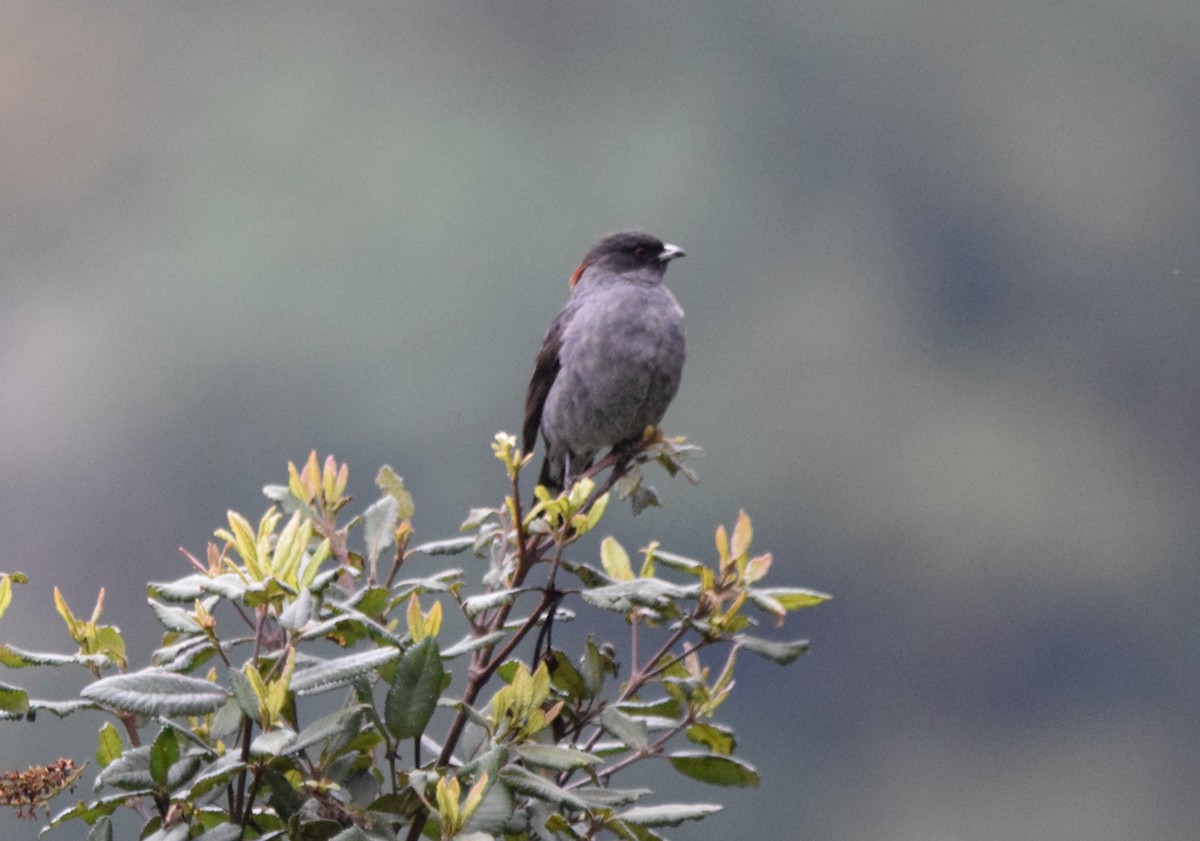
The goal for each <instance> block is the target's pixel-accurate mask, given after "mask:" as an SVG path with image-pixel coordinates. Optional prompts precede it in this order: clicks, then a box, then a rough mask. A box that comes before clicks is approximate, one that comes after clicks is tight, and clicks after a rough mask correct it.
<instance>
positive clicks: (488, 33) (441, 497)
mask: <svg viewBox="0 0 1200 841" xmlns="http://www.w3.org/2000/svg"><path fill="white" fill-rule="evenodd" d="M1197 44H1200V6H1198V5H1197V4H1196V3H1195V1H1194V0H1155V1H1154V2H1147V3H1138V4H1132V3H1120V2H1116V0H1092V1H1091V2H1087V0H1050V2H1025V0H990V2H982V0H981V1H980V2H973V0H969V2H948V0H925V1H924V2H916V0H901V2H894V3H884V4H880V3H869V2H862V1H861V0H813V1H811V2H810V1H809V0H786V1H785V0H774V2H772V0H744V2H739V3H724V2H692V3H683V2H656V3H634V2H605V3H587V4H583V3H579V4H559V3H554V4H551V3H532V2H505V3H486V4H484V3H464V2H436V3H378V2H375V3H370V2H363V3H354V4H332V3H327V4H315V3H302V2H297V3H288V4H267V3H255V4H240V3H190V4H182V3H174V4H161V3H149V2H144V3H122V4H94V3H86V4H85V3H75V4H71V3H44V2H40V1H31V2H20V1H19V0H6V2H4V3H3V5H2V6H0V220H2V224H0V255H2V259H0V568H3V569H5V570H22V571H24V572H26V573H27V574H29V575H30V576H31V577H32V579H33V580H32V583H31V584H29V585H27V586H25V587H22V588H19V590H18V593H17V599H16V602H15V603H14V605H13V607H12V608H11V609H10V610H9V612H8V614H7V615H6V616H5V617H4V618H3V620H0V636H2V637H3V639H5V640H6V641H9V642H12V643H14V644H17V645H21V646H24V647H27V648H56V647H64V646H65V638H64V636H63V634H62V632H61V624H60V622H59V620H58V618H57V617H56V616H55V615H54V612H53V609H52V606H51V588H52V586H53V585H55V584H58V585H60V586H61V587H62V589H63V591H64V593H65V594H66V596H67V598H68V599H69V600H70V602H71V603H72V605H74V606H75V608H76V610H77V611H80V612H83V613H86V612H88V611H89V610H90V605H91V603H92V601H93V599H94V597H95V592H96V589H97V587H98V586H100V585H104V586H106V588H107V604H106V615H107V616H108V617H109V618H110V619H112V620H114V621H116V622H118V623H119V624H120V625H121V626H122V628H123V629H124V630H125V632H126V634H127V635H128V636H129V637H130V638H131V639H132V640H133V645H132V649H133V651H132V653H133V656H134V658H135V660H137V659H139V658H140V659H141V660H143V661H144V658H145V656H146V655H147V654H148V653H149V651H150V650H151V649H152V648H153V646H154V644H155V642H156V641H157V634H158V631H157V626H156V625H155V624H154V622H153V620H152V618H151V617H150V615H149V611H148V610H147V608H146V606H145V591H144V589H143V585H144V582H145V581H147V580H151V579H164V578H168V577H174V576H177V575H179V574H182V573H183V572H184V571H185V568H184V565H183V562H182V559H181V557H180V555H179V554H178V552H177V547H179V546H185V547H188V548H189V549H191V550H192V551H202V550H203V547H204V545H205V542H206V541H207V539H208V538H209V536H210V534H211V532H212V529H214V528H216V527H218V526H220V525H222V523H223V520H224V512H225V510H226V509H227V508H231V507H232V508H237V509H239V510H241V511H244V512H246V513H247V514H249V515H251V516H256V515H257V514H258V513H260V512H261V510H263V509H264V507H265V503H264V501H263V500H262V497H261V496H260V494H259V488H260V487H261V486H262V485H263V484H265V483H269V482H277V481H280V480H281V479H282V478H283V476H284V475H285V473H284V470H285V466H286V463H287V462H288V461H289V460H296V461H299V460H301V459H303V458H304V457H305V456H306V455H307V453H308V452H309V450H310V449H314V448H315V449H317V450H319V451H320V452H321V453H322V454H325V453H328V452H333V453H335V454H336V455H337V456H338V457H339V458H341V459H344V460H348V461H349V462H350V463H351V466H352V476H353V483H352V485H353V487H354V488H355V489H356V490H357V491H358V492H359V494H360V498H362V499H366V498H368V495H369V493H370V479H371V477H372V476H373V475H374V471H375V469H376V468H377V467H378V465H380V464H382V463H385V462H387V463H391V464H393V465H394V466H395V467H396V468H397V470H398V471H399V472H401V473H402V474H403V475H404V476H405V477H406V480H407V482H408V484H409V487H410V489H411V490H412V491H413V493H414V495H415V497H416V501H417V506H418V508H417V517H416V526H417V529H418V534H419V535H420V536H421V537H425V538H430V539H432V538H435V537H443V536H449V535H451V534H452V533H453V532H454V530H455V528H456V527H457V524H458V522H459V521H460V519H461V517H462V515H463V514H464V513H465V511H466V509H467V508H468V507H470V506H473V505H481V504H488V503H490V502H492V501H494V500H496V499H497V498H498V496H499V495H500V494H501V493H503V490H504V487H503V479H502V477H501V476H500V474H499V471H498V470H497V469H496V467H495V466H494V462H493V460H492V458H491V455H490V453H489V451H488V444H489V441H490V439H491V436H492V434H493V432H495V431H496V430H497V429H507V430H510V431H515V430H516V429H517V427H518V425H519V422H520V410H521V400H522V395H523V389H524V386H525V383H526V380H527V378H528V375H529V372H530V369H531V364H532V358H533V355H534V353H535V351H536V349H537V346H538V343H539V342H540V340H541V336H542V333H543V331H544V330H545V327H546V325H547V324H548V322H549V319H550V318H551V317H552V315H553V314H554V312H555V311H556V310H557V309H558V307H559V306H560V305H561V303H562V301H563V299H564V297H565V294H566V278H567V276H568V274H569V273H570V271H571V270H572V269H573V268H574V266H575V265H576V263H577V262H578V259H579V257H580V256H581V255H582V253H583V252H584V250H585V249H586V248H587V247H588V246H589V245H590V244H591V242H592V241H593V240H594V239H595V238H596V237H597V236H598V235H600V234H602V233H605V232H608V231H611V230H614V229H620V228H625V227H632V226H636V227H644V228H647V229H650V230H652V231H654V232H655V233H658V234H660V235H661V236H663V237H664V238H666V239H669V240H670V241H672V242H676V243H677V244H679V245H681V246H683V247H684V248H686V249H687V251H688V257H687V258H686V259H685V260H683V261H681V262H679V263H677V264H674V265H673V266H672V268H671V271H670V273H669V277H668V280H669V281H670V284H671V286H672V287H673V289H674V290H675V292H676V294H677V296H678V297H679V298H680V300H681V301H682V302H683V304H684V306H685V308H686V309H687V311H688V318H689V324H688V327H689V341H690V358H689V362H688V369H687V373H686V377H685V381H684V385H683V388H682V392H681V394H680V395H679V397H678V399H677V400H676V402H675V404H674V406H673V408H672V410H671V412H670V413H669V414H668V417H667V421H666V424H665V425H666V428H667V430H668V432H670V433H674V434H686V435H688V436H689V437H690V438H691V439H692V440H693V441H695V442H697V443H699V444H701V445H702V446H704V447H705V449H706V451H707V453H708V455H707V457H706V458H705V459H704V461H702V462H701V463H700V464H699V470H700V473H701V476H702V479H701V483H700V485H699V486H698V487H691V486H689V485H687V484H686V483H684V482H682V481H679V482H669V481H667V480H665V478H663V479H661V480H660V481H657V482H656V484H657V485H658V487H659V489H660V491H661V492H662V494H663V496H664V497H665V500H666V508H664V509H662V510H655V511H650V512H647V513H646V514H644V515H642V516H640V517H638V518H636V519H634V518H632V517H631V516H630V514H629V512H628V509H627V508H626V507H624V506H621V507H614V508H613V511H612V513H611V514H610V516H609V517H608V518H607V521H606V523H607V526H608V531H611V532H613V533H615V534H616V535H617V536H618V537H619V538H620V539H621V540H622V541H623V542H624V543H625V544H626V545H627V546H631V547H632V546H639V545H642V544H643V543H644V542H646V541H647V540H649V539H651V538H658V539H660V540H661V541H662V542H663V544H664V545H665V546H666V547H667V548H670V549H673V550H675V551H678V552H682V553H685V554H693V555H697V556H703V557H708V556H709V555H710V554H711V549H710V547H711V534H712V529H713V527H714V526H715V525H716V524H717V523H719V522H731V521H732V520H733V518H734V517H735V516H736V514H737V510H738V508H739V507H744V508H746V509H747V510H748V511H749V512H750V513H751V515H752V516H753V518H754V523H755V527H756V539H757V541H758V545H760V546H762V547H764V548H768V547H769V548H770V549H772V550H773V551H774V553H775V556H776V558H777V567H776V573H777V579H778V580H780V581H787V582H791V583H798V584H803V585H807V586H811V587H815V588H819V589H823V590H828V591H831V592H833V593H834V594H835V595H836V601H834V602H833V603H831V604H830V605H828V606H826V607H823V608H821V609H820V610H818V611H814V612H810V613H803V614H798V615H797V616H796V618H795V619H794V620H793V621H792V623H791V624H790V627H789V629H788V635H789V636H809V637H811V638H812V639H813V641H814V649H813V653H812V654H811V655H810V656H809V657H808V658H806V659H804V660H802V661H800V662H799V663H798V664H796V665H795V666H793V667H792V668H789V669H779V668H777V667H774V666H770V665H766V664H761V663H758V662H752V661H750V660H747V661H746V662H745V666H746V668H747V672H746V674H745V677H744V679H743V681H742V683H741V685H740V686H739V694H740V698H738V699H736V700H735V701H733V702H731V704H730V707H729V708H728V713H727V715H726V716H725V717H726V719H727V720H728V721H729V722H730V723H732V724H734V725H735V726H737V728H738V730H739V732H740V734H741V737H742V739H741V752H742V754H743V755H744V756H745V757H747V758H748V759H750V760H751V761H752V762H754V763H756V764H757V766H758V767H759V768H760V770H761V771H762V772H763V774H764V784H763V786H762V787H761V788H760V789H758V790H756V791H750V792H727V791H724V790H709V789H707V788H705V787H704V786H702V785H700V784H696V785H695V786H687V787H684V789H682V790H680V791H678V792H676V794H678V795H679V796H681V797H685V798H687V799H692V800H708V801H712V800H718V801H723V802H725V803H726V804H727V805H728V807H729V808H728V809H727V811H726V812H725V813H724V814H723V815H721V816H720V817H717V818H714V819H712V820H710V821H707V822H705V823H703V824H698V825H691V826H686V827H683V828H681V829H679V830H676V831H674V832H673V833H672V837H675V838H683V839H692V841H698V840H699V839H716V838H728V837H763V838H797V839H808V838H813V839H817V838H819V839H831V841H836V839H855V841H872V840H873V839H879V840H880V841H884V839H886V841H902V840H903V839H914V841H918V840H919V841H929V839H972V841H974V840H975V839H1014V838H1037V839H1043V841H1058V839H1091V840H1092V841H1106V839H1112V841H1118V839H1120V840H1121V841H1124V840H1125V839H1130V838H1147V839H1184V838H1189V839H1190V838H1194V837H1195V832H1196V826H1197V825H1198V821H1200V811H1198V810H1197V805H1196V804H1197V798H1196V792H1197V788H1198V786H1200V751H1198V750H1197V747H1198V739H1197V737H1198V736H1200V715H1198V714H1197V713H1198V710H1197V698H1198V694H1200V693H1198V692H1197V689H1198V684H1200V668H1198V667H1197V662H1198V656H1197V655H1198V654H1200V625H1198V623H1197V596H1198V593H1200V587H1198V581H1197V574H1196V561H1197V547H1198V545H1200V542H1198V538H1200V535H1198V534H1197V518H1196V511H1197V505H1198V503H1200V471H1198V469H1197V468H1198V467H1200V464H1198V462H1200V453H1198V451H1197V447H1196V441H1197V435H1198V434H1200V404H1198V401H1197V396H1198V391H1197V389H1198V386H1200V337H1198V335H1197V328H1196V322H1197V315H1198V314H1200V154H1198V153H1200V97H1197V91H1198V90H1200V50H1198V49H1197ZM594 549H595V547H594V545H592V546H591V547H590V548H589V547H587V546H585V547H582V548H581V550H580V552H581V554H582V553H586V552H589V551H594ZM37 680H42V678H37V679H36V680H35V678H34V676H32V675H27V674H24V673H9V674H7V675H0V681H3V682H7V683H19V684H23V685H29V686H32V687H33V688H35V689H41V690H42V691H44V692H45V693H47V694H50V693H52V692H55V691H60V690H61V691H63V692H66V691H67V689H69V687H70V686H74V685H77V684H78V680H74V681H66V683H65V684H64V686H57V685H53V683H52V684H51V685H42V684H39V683H37ZM64 680H65V679H64ZM64 687H65V688H64ZM96 726H98V722H97V721H96V720H94V719H88V720H85V719H83V718H79V719H76V718H72V719H69V720H68V721H67V722H65V723H58V722H55V721H52V720H48V719H45V718H43V719H42V720H41V721H39V722H38V723H37V724H36V725H32V726H31V725H24V724H7V725H3V728H2V729H3V732H2V733H0V766H3V767H6V768H11V767H24V766H25V765H26V764H28V763H31V762H38V761H44V760H50V759H53V758H54V757H56V756H57V755H58V754H59V753H62V754H65V755H72V756H75V757H76V758H80V759H82V758H85V757H87V756H89V755H90V754H91V753H92V751H93V750H94V747H93V746H94V732H95V728H96ZM83 793H84V794H86V792H83ZM34 833H35V827H34V826H33V825H31V824H21V825H17V824H16V823H15V822H13V821H12V820H11V818H10V817H9V816H4V817H3V818H0V834H2V835H3V837H5V838H24V837H30V838H32V837H33V836H34ZM66 835H70V831H68V832H66V833H65V834H64V837H65V836H66Z"/></svg>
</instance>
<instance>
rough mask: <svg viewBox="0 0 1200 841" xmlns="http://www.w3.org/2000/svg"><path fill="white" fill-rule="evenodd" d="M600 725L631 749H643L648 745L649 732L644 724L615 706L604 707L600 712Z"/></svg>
mask: <svg viewBox="0 0 1200 841" xmlns="http://www.w3.org/2000/svg"><path fill="white" fill-rule="evenodd" d="M600 725H601V726H602V727H603V728H604V729H605V730H607V731H608V732H609V733H611V734H612V735H613V736H614V737H615V738H617V739H620V740H621V741H622V742H623V743H625V744H626V745H628V746H629V747H630V748H632V749H633V750H645V749H646V748H647V747H649V746H650V733H649V731H648V730H647V729H646V725H645V724H643V723H642V722H640V721H637V720H635V719H633V718H630V717H629V716H627V715H625V713H623V712H621V711H620V710H618V709H617V708H616V707H605V708H604V711H603V712H602V713H600Z"/></svg>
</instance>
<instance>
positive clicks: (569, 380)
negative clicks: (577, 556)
mask: <svg viewBox="0 0 1200 841" xmlns="http://www.w3.org/2000/svg"><path fill="white" fill-rule="evenodd" d="M682 256H683V251H681V250H680V249H679V248H676V247H675V246H674V245H668V244H665V243H663V242H662V240H660V239H658V238H657V237H654V236H651V235H650V234H647V233H642V232H640V231H626V232H623V233H618V234H612V235H610V236H607V237H605V238H604V239H602V240H600V241H599V242H597V243H596V244H595V245H593V246H592V248H591V250H590V251H588V253H587V254H586V255H585V256H584V258H583V262H582V263H581V264H580V265H579V268H578V269H576V270H575V273H574V274H573V275H571V297H570V299H569V300H568V301H567V303H566V306H564V307H563V308H562V311H561V312H559V314H558V315H557V316H556V317H555V319H554V321H553V322H552V323H551V324H550V330H549V331H548V332H547V333H546V338H545V340H544V341H543V342H542V349H541V351H540V352H539V353H538V355H537V361H536V363H535V365H534V371H533V379H532V380H530V382H529V389H528V391H527V392H526V394H525V425H524V428H523V435H522V437H523V440H524V448H525V452H532V450H533V448H534V447H535V446H536V444H537V435H538V430H539V429H540V430H541V432H542V435H543V437H544V438H545V440H546V458H545V461H543V462H542V472H541V476H540V478H539V479H538V482H539V483H540V484H542V485H545V486H546V487H547V488H548V489H549V490H550V491H551V492H555V493H557V492H558V491H560V490H562V488H563V487H565V486H567V485H569V484H570V482H571V481H572V480H573V479H575V478H577V477H578V476H580V475H581V474H582V473H583V472H584V471H586V470H587V469H588V467H590V466H591V464H592V460H593V459H594V458H595V457H596V454H597V453H598V452H600V451H601V450H604V449H611V450H613V451H616V452H620V451H621V450H622V449H627V448H632V446H633V445H635V444H637V442H638V441H640V440H641V438H642V435H643V433H644V432H645V429H646V427H647V426H657V425H658V424H659V422H660V421H661V420H662V418H663V415H664V414H665V413H666V411H667V406H668V405H669V404H670V402H671V399H672V398H674V397H675V392H676V391H678V390H679V379H680V376H681V374H682V373H683V360H684V356H685V348H684V336H683V309H682V308H681V307H680V306H679V302H678V301H676V300H675V296H674V295H672V294H671V293H670V291H669V290H668V289H667V288H666V287H665V286H663V282H662V281H663V275H664V274H666V271H667V264H668V263H670V261H671V260H674V259H675V258H676V257H682Z"/></svg>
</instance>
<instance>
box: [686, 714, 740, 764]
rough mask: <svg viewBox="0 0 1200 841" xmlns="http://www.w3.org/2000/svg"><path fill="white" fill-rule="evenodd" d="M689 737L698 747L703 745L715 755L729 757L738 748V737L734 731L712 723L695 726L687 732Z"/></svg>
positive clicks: (700, 723)
mask: <svg viewBox="0 0 1200 841" xmlns="http://www.w3.org/2000/svg"><path fill="white" fill-rule="evenodd" d="M685 732H686V734H687V737H688V738H689V739H690V740H692V741H693V742H695V743H696V744H698V745H703V746H704V747H706V748H708V749H709V750H710V751H712V752H713V753H718V754H721V755H722V756H729V755H730V754H732V753H733V750H734V748H736V747H737V737H736V736H735V734H734V732H733V730H731V729H730V728H728V727H724V726H722V725H719V724H713V723H712V722H699V723H697V724H693V725H692V726H690V727H689V728H688V729H687V730H686V731H685Z"/></svg>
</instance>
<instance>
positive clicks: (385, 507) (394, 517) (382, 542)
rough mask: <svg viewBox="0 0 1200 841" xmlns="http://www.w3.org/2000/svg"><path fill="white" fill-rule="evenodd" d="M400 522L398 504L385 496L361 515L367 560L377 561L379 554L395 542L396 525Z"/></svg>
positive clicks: (392, 498) (393, 499)
mask: <svg viewBox="0 0 1200 841" xmlns="http://www.w3.org/2000/svg"><path fill="white" fill-rule="evenodd" d="M399 522H400V503H399V502H397V501H396V499H395V498H394V497H390V496H385V497H382V498H381V499H378V500H376V501H375V502H374V503H372V504H371V507H369V508H368V509H367V510H366V512H365V513H364V514H363V524H364V525H363V537H364V538H365V539H366V541H367V560H369V561H370V562H371V563H374V562H375V561H377V560H379V556H380V554H381V553H382V552H383V550H384V549H387V548H388V547H389V546H391V545H392V544H393V543H395V542H396V525H397V523H399Z"/></svg>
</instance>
